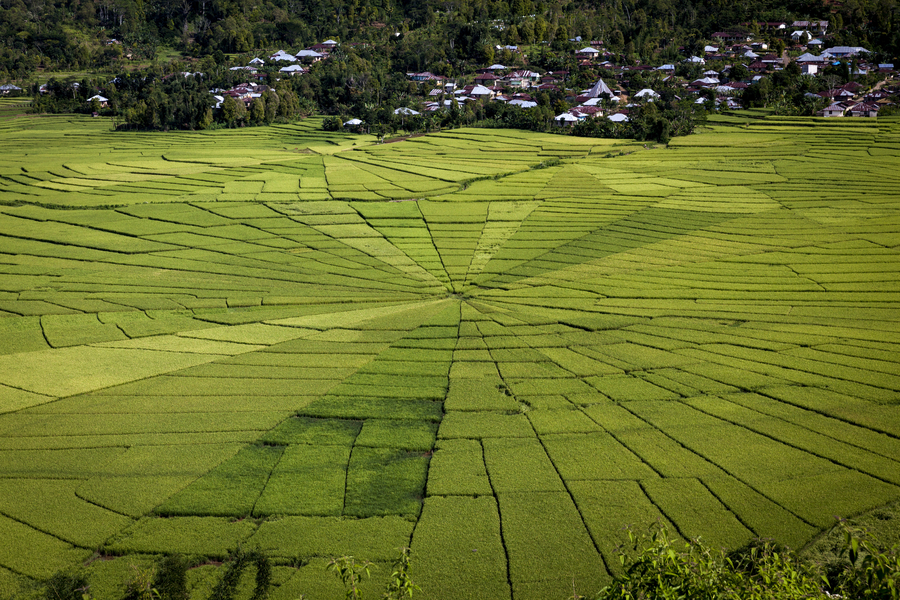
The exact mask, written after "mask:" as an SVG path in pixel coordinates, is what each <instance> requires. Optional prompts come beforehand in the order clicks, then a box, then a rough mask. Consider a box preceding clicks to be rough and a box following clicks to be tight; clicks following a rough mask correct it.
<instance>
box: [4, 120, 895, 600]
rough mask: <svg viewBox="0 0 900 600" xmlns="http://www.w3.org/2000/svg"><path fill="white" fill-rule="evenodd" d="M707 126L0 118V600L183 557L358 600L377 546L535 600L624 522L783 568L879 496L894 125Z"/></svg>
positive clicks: (609, 569) (119, 591)
mask: <svg viewBox="0 0 900 600" xmlns="http://www.w3.org/2000/svg"><path fill="white" fill-rule="evenodd" d="M732 121H734V122H729V120H727V119H723V120H721V121H719V122H716V123H714V124H713V125H711V126H710V127H709V128H707V130H706V131H704V132H703V133H700V134H697V135H693V136H690V137H686V138H677V139H676V140H674V141H673V142H672V144H670V146H669V147H668V148H663V147H658V148H653V147H646V146H644V145H643V144H638V143H622V142H621V141H615V140H599V139H579V138H570V137H566V138H562V137H558V136H554V135H539V134H532V133H524V132H515V131H508V130H500V131H493V130H483V129H471V130H465V129H463V130H453V131H447V132H442V133H438V134H432V135H428V136H424V137H419V138H415V139H410V140H407V141H403V142H399V143H392V144H377V143H375V142H376V140H375V139H374V138H369V137H365V136H350V135H343V134H334V133H325V132H322V131H321V121H320V120H317V119H310V120H307V121H304V122H302V123H300V124H297V125H290V126H288V125H284V126H272V127H266V128H248V129H245V130H240V131H235V130H228V131H210V132H202V133H184V132H173V133H168V134H161V133H152V134H150V133H116V132H112V131H110V123H108V122H104V121H103V120H101V119H90V118H82V117H69V116H51V117H41V118H35V117H31V116H20V117H15V118H9V119H5V120H2V121H0V136H2V138H3V140H4V158H3V161H2V162H0V532H2V538H3V540H4V543H3V544H0V593H2V594H4V595H7V596H9V595H14V594H16V593H19V592H21V591H22V590H26V589H27V583H28V581H29V580H40V579H43V578H46V577H49V576H50V575H52V574H54V573H55V572H57V571H59V570H72V569H76V568H84V569H85V570H86V572H87V574H88V576H89V578H90V580H91V582H92V586H93V587H92V590H93V593H94V594H95V597H97V598H101V599H107V598H108V599H110V600H112V599H118V598H121V597H122V595H123V594H124V587H123V586H124V583H125V582H126V581H127V580H128V579H129V577H131V576H132V575H133V572H134V571H133V568H132V565H139V566H140V565H149V564H152V563H153V561H154V560H155V559H156V558H158V557H160V556H162V555H166V554H172V553H183V554H187V555H191V556H192V557H194V558H195V563H196V564H197V565H199V566H198V567H196V568H193V569H191V570H190V571H189V584H190V586H191V590H192V595H193V598H196V599H198V600H199V599H201V598H207V597H208V596H209V593H210V591H211V589H212V587H213V586H214V585H215V583H216V581H217V580H218V577H219V576H220V571H221V568H220V567H218V566H217V565H218V564H219V562H220V561H221V560H222V559H223V558H224V557H225V556H226V555H227V554H228V552H229V550H231V549H233V548H235V547H236V546H238V545H241V546H242V547H244V548H249V549H259V550H261V551H263V552H265V553H266V554H267V555H269V556H270V557H272V559H273V561H274V563H275V565H276V567H275V569H274V579H273V581H274V583H275V587H274V589H273V590H272V593H271V598H273V599H275V600H281V599H284V600H293V599H296V598H299V597H300V596H301V594H302V595H305V597H306V598H308V599H309V600H327V599H331V598H338V597H341V596H342V587H341V584H340V582H339V581H338V580H337V579H336V578H335V577H334V575H333V574H332V573H329V572H328V571H327V570H326V569H325V565H326V564H327V562H328V560H329V559H330V558H331V557H334V556H340V555H353V556H355V557H358V558H359V559H361V560H370V561H372V562H373V563H374V564H375V567H374V571H373V578H372V580H370V581H367V582H366V583H365V584H364V586H365V587H364V592H366V593H367V594H368V595H369V597H377V596H378V595H379V594H380V591H381V588H382V587H383V584H384V581H385V580H386V579H387V577H388V575H389V574H390V563H391V561H392V560H393V559H394V557H395V556H396V549H397V548H400V547H404V546H409V547H411V549H412V572H411V574H412V577H413V580H414V581H415V582H417V583H418V584H419V585H420V586H421V588H422V591H421V597H423V598H432V599H450V598H453V599H464V598H471V599H473V600H474V599H477V600H545V599H551V598H559V599H560V600H562V599H564V598H569V597H571V596H572V594H573V589H574V590H576V591H577V592H578V593H580V594H588V593H591V592H593V591H596V590H597V589H599V587H601V586H602V585H603V584H604V583H605V582H607V581H608V580H609V578H610V575H611V574H615V573H616V569H617V568H618V562H617V558H616V555H615V547H616V545H617V544H618V543H620V542H621V541H622V540H623V537H624V533H623V528H624V527H625V526H626V525H628V524H634V525H637V526H639V527H644V526H646V525H647V524H649V523H653V522H656V521H662V522H663V523H666V524H667V525H669V527H670V528H671V529H672V530H673V531H675V532H676V533H677V535H680V536H683V537H696V536H700V537H702V538H703V539H704V540H706V541H707V542H708V543H709V544H711V545H713V546H714V547H724V548H737V547H739V546H741V545H743V544H746V543H747V542H749V541H750V540H752V539H753V538H755V537H759V536H763V537H769V538H774V539H776V540H777V541H779V542H781V543H783V544H786V545H789V546H791V547H793V548H800V547H802V546H803V545H804V544H806V543H807V542H808V541H809V540H811V539H812V538H813V537H814V536H815V535H816V534H817V533H818V532H819V531H821V530H823V529H825V528H828V527H830V526H831V525H832V524H833V523H834V522H835V517H836V516H850V515H854V514H857V513H860V512H862V511H866V510H869V509H872V508H875V507H878V506H880V505H883V504H885V503H888V502H891V501H895V500H898V499H900V366H898V361H900V286H898V275H900V247H898V246H900V169H898V166H900V121H896V120H887V119H879V120H877V121H876V120H874V119H866V120H859V121H858V122H857V121H856V120H849V119H841V120H840V121H841V122H840V123H822V122H821V121H813V120H779V119H774V118H770V119H762V120H753V121H750V122H749V123H747V124H745V123H744V121H743V120H742V119H732ZM573 586H574V587H573ZM245 592H246V595H247V597H249V595H250V594H251V592H252V586H250V585H249V584H248V587H247V589H246V590H245Z"/></svg>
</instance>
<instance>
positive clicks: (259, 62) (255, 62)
mask: <svg viewBox="0 0 900 600" xmlns="http://www.w3.org/2000/svg"><path fill="white" fill-rule="evenodd" d="M264 64H266V61H264V60H263V59H261V58H254V59H253V60H251V61H250V65H251V66H254V67H261V66H263V65H264Z"/></svg>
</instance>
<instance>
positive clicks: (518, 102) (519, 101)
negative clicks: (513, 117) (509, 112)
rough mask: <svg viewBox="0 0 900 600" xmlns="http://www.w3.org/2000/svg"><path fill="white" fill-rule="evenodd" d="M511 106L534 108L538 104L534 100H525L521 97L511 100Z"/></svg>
mask: <svg viewBox="0 0 900 600" xmlns="http://www.w3.org/2000/svg"><path fill="white" fill-rule="evenodd" d="M509 104H510V106H520V107H522V108H534V107H535V106H537V105H538V103H537V102H535V101H534V100H523V99H521V98H516V99H515V100H510V101H509Z"/></svg>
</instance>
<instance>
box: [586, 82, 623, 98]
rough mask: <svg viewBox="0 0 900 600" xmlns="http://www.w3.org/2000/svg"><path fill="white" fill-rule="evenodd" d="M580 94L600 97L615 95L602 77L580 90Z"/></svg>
mask: <svg viewBox="0 0 900 600" xmlns="http://www.w3.org/2000/svg"><path fill="white" fill-rule="evenodd" d="M581 95H582V96H586V97H588V98H602V97H603V96H608V97H609V98H613V97H614V96H615V94H614V93H613V91H612V89H610V87H609V86H608V85H606V83H605V82H604V81H603V80H602V79H598V80H597V83H595V84H594V85H592V86H591V87H590V88H589V89H587V90H585V91H584V92H582V93H581Z"/></svg>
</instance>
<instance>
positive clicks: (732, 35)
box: [712, 31, 753, 42]
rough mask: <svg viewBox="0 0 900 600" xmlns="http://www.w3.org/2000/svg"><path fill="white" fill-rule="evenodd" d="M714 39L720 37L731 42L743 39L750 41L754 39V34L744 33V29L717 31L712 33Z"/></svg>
mask: <svg viewBox="0 0 900 600" xmlns="http://www.w3.org/2000/svg"><path fill="white" fill-rule="evenodd" d="M712 36H713V39H720V40H725V41H730V42H735V41H741V42H749V41H751V40H752V39H753V36H752V35H750V34H748V33H744V32H742V31H717V32H715V33H714V34H712Z"/></svg>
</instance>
